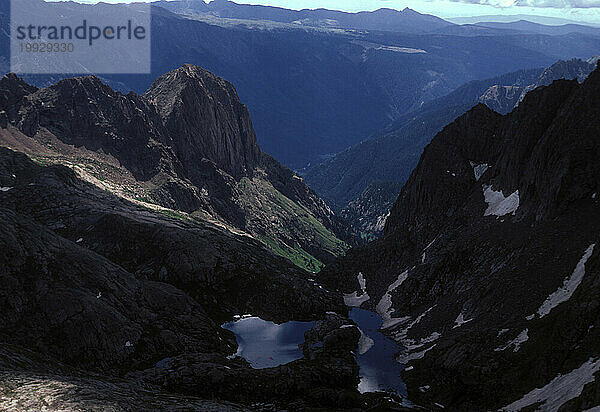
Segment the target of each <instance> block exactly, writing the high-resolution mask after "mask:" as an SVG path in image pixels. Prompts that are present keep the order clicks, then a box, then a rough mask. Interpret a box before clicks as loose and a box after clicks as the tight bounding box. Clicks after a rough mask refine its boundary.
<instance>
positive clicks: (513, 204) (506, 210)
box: [483, 185, 519, 217]
mask: <svg viewBox="0 0 600 412" xmlns="http://www.w3.org/2000/svg"><path fill="white" fill-rule="evenodd" d="M483 196H484V197H485V203H487V204H488V208H487V210H486V211H485V213H484V214H483V215H484V216H492V215H493V216H498V217H500V216H505V215H508V214H510V213H512V214H513V215H514V214H515V213H516V212H517V209H518V208H519V191H518V190H517V191H516V192H514V193H513V194H511V195H510V196H508V197H504V194H503V193H502V191H499V192H496V191H495V190H493V189H492V188H491V187H489V186H486V185H483Z"/></svg>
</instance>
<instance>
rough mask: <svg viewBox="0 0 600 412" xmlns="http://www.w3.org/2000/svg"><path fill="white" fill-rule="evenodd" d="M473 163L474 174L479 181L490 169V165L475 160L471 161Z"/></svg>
mask: <svg viewBox="0 0 600 412" xmlns="http://www.w3.org/2000/svg"><path fill="white" fill-rule="evenodd" d="M470 163H471V167H472V168H473V174H474V175H475V180H477V181H479V179H481V176H483V174H484V173H485V172H487V170H488V169H489V166H488V164H487V163H482V164H480V165H478V164H477V163H475V162H470Z"/></svg>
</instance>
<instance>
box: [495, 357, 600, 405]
mask: <svg viewBox="0 0 600 412" xmlns="http://www.w3.org/2000/svg"><path fill="white" fill-rule="evenodd" d="M598 370H600V360H598V359H597V360H595V361H594V360H593V359H592V358H590V359H589V360H588V361H587V362H585V363H584V364H583V365H581V366H580V367H579V368H577V369H575V370H573V371H571V372H569V373H567V374H566V375H558V376H557V377H556V378H554V379H553V380H552V381H551V382H550V383H548V384H547V385H546V386H544V387H542V388H536V389H534V390H532V391H531V392H529V393H528V394H526V395H525V396H523V397H522V398H521V399H519V400H518V401H516V402H513V403H511V404H510V405H508V406H505V407H504V408H502V409H501V410H502V411H507V412H509V411H519V410H522V409H524V408H525V407H527V406H530V405H535V404H540V405H539V406H538V408H537V410H543V411H548V412H554V411H558V409H559V408H560V407H561V406H562V405H564V404H565V403H566V402H568V401H570V400H571V399H575V398H577V397H579V396H580V395H581V393H582V392H583V387H584V386H585V385H587V384H588V383H590V382H594V380H595V378H594V374H595V373H596V372H598Z"/></svg>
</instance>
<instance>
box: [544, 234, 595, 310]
mask: <svg viewBox="0 0 600 412" xmlns="http://www.w3.org/2000/svg"><path fill="white" fill-rule="evenodd" d="M595 246H596V245H595V244H592V245H590V247H588V248H587V250H586V251H585V253H584V254H583V257H582V258H581V260H580V261H579V263H577V266H576V267H575V270H574V271H573V274H572V275H571V276H569V277H568V278H566V279H565V280H564V282H563V286H562V287H561V288H559V289H558V290H557V291H556V292H554V293H553V294H551V295H550V296H548V298H547V299H546V301H545V302H544V303H542V306H540V308H539V309H538V311H537V313H538V314H539V315H540V318H543V317H544V316H546V315H547V314H549V313H550V312H551V311H552V309H554V308H555V307H557V306H558V305H560V304H561V303H563V302H566V301H567V300H569V299H570V298H571V296H573V293H575V290H576V289H577V287H578V286H579V284H580V283H581V281H582V280H583V276H584V275H585V263H586V262H587V260H588V259H589V258H590V256H592V253H594V247H595Z"/></svg>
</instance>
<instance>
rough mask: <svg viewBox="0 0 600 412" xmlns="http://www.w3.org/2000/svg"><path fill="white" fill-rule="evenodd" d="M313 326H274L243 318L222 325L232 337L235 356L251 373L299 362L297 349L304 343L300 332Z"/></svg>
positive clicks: (254, 318) (296, 324)
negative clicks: (238, 357) (248, 364)
mask: <svg viewBox="0 0 600 412" xmlns="http://www.w3.org/2000/svg"><path fill="white" fill-rule="evenodd" d="M314 326H315V322H296V321H291V322H286V323H282V324H281V325H277V324H275V323H273V322H269V321H266V320H262V319H261V318H257V317H243V318H242V319H240V320H237V321H235V322H229V323H226V324H224V325H223V328H225V329H227V330H230V331H232V332H233V333H235V337H236V340H237V343H238V351H237V354H236V355H237V356H240V357H242V358H244V359H246V360H247V361H248V362H250V365H252V367H253V368H255V369H264V368H273V367H275V366H279V365H283V364H284V363H289V362H292V361H295V360H296V359H300V358H302V350H301V349H300V348H299V347H298V345H299V344H301V343H302V342H304V332H306V331H307V330H310V329H312V328H313V327H314Z"/></svg>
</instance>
